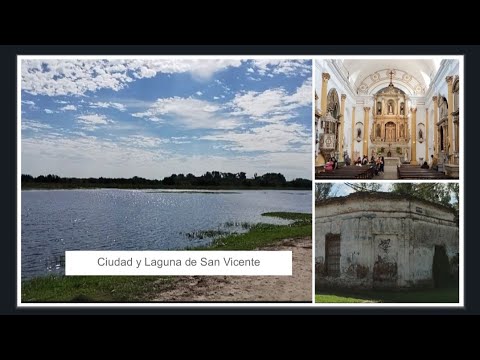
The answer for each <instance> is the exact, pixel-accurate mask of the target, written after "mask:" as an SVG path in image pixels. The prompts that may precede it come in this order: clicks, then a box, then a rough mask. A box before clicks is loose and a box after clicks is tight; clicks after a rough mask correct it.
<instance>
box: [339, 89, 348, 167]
mask: <svg viewBox="0 0 480 360" xmlns="http://www.w3.org/2000/svg"><path fill="white" fill-rule="evenodd" d="M346 98H347V95H345V94H342V95H341V102H340V130H339V131H338V136H339V140H340V141H339V144H340V146H339V149H338V151H339V152H340V154H338V160H339V161H343V139H344V137H345V136H344V134H343V124H344V120H345V99H346Z"/></svg>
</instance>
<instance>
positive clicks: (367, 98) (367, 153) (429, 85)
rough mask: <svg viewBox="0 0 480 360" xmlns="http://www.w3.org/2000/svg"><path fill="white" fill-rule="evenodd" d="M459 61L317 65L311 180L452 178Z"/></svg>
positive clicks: (457, 145)
mask: <svg viewBox="0 0 480 360" xmlns="http://www.w3.org/2000/svg"><path fill="white" fill-rule="evenodd" d="M460 60H461V58H458V57H449V58H440V57H430V58H425V59H416V58H394V59H388V58H378V59H374V58H357V59H351V58H348V59H317V60H315V178H316V179H373V180H383V179H385V180H390V179H391V180H394V179H458V178H459V167H460V164H461V158H460V155H461V151H460V149H461V145H462V144H461V135H460V134H461V128H460V121H459V114H460V81H461V79H460V78H459V74H460Z"/></svg>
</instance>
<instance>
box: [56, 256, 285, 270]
mask: <svg viewBox="0 0 480 360" xmlns="http://www.w3.org/2000/svg"><path fill="white" fill-rule="evenodd" d="M65 275H67V276H68V275H138V276H140V275H236V276H256V275H287V276H291V275H292V252H291V251H66V252H65Z"/></svg>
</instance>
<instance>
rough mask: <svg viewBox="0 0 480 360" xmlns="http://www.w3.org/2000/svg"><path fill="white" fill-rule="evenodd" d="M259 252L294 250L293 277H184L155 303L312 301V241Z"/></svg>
mask: <svg viewBox="0 0 480 360" xmlns="http://www.w3.org/2000/svg"><path fill="white" fill-rule="evenodd" d="M259 250H292V255H293V259H292V265H293V275H292V276H230V277H228V276H183V277H181V278H179V279H178V280H176V281H175V283H174V285H173V288H172V289H169V290H166V291H162V292H161V293H159V294H154V296H153V301H161V302H164V301H167V302H176V301H178V302H199V301H206V302H230V301H233V302H238V301H255V302H270V301H278V302H290V301H301V302H311V301H312V238H310V237H307V238H301V239H285V240H282V241H280V242H278V243H276V244H274V245H272V246H268V247H264V248H262V249H259Z"/></svg>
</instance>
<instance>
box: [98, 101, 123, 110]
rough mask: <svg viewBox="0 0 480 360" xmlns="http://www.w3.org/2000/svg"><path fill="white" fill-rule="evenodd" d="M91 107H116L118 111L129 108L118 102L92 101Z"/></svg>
mask: <svg viewBox="0 0 480 360" xmlns="http://www.w3.org/2000/svg"><path fill="white" fill-rule="evenodd" d="M89 107H91V108H93V109H98V108H103V109H108V108H112V109H116V110H118V111H126V110H127V108H126V106H125V105H123V104H120V103H117V102H91V103H90V104H89Z"/></svg>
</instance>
